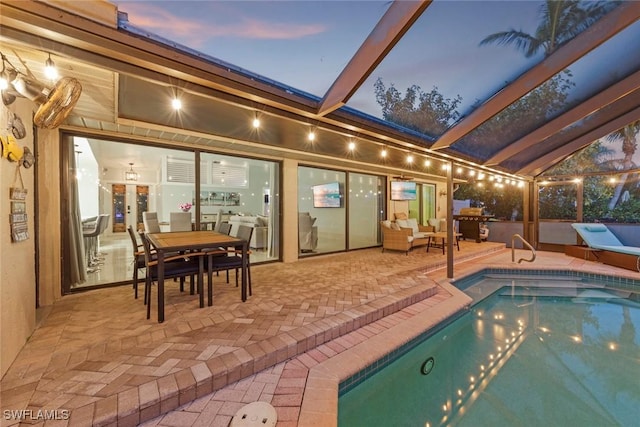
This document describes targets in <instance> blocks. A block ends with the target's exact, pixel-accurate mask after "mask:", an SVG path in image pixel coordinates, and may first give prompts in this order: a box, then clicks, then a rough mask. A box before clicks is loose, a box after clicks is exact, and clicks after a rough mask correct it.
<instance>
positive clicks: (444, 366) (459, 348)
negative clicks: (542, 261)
mask: <svg viewBox="0 0 640 427" xmlns="http://www.w3.org/2000/svg"><path fill="white" fill-rule="evenodd" d="M504 276H505V275H503V277H501V275H500V274H484V275H483V276H482V278H480V279H478V278H473V280H470V281H468V282H464V281H463V282H461V283H459V284H456V285H457V286H460V287H461V288H464V289H465V292H467V293H468V294H469V295H471V296H473V297H474V299H476V300H477V301H478V302H477V303H476V304H475V305H474V306H473V307H471V308H470V310H468V311H467V312H465V313H464V314H463V315H461V316H460V317H458V318H457V319H455V321H453V322H452V323H450V324H449V325H447V326H444V327H443V328H441V329H440V330H438V331H435V332H433V331H432V332H430V333H427V334H425V335H424V336H423V337H421V338H420V339H419V340H416V342H412V343H410V345H407V346H405V347H406V348H403V350H402V352H401V353H399V354H397V355H395V356H394V357H392V358H390V359H389V361H388V362H387V361H385V362H384V363H381V362H380V363H377V364H374V365H372V367H370V368H369V369H368V370H367V374H366V375H363V374H362V373H359V374H357V375H355V376H354V377H352V378H350V379H348V380H347V381H345V382H343V383H342V384H341V385H340V390H341V393H340V397H339V404H338V424H339V425H340V426H348V427H352V426H437V425H462V426H465V425H469V426H483V425H490V426H495V425H509V426H518V425H522V426H536V425H540V426H549V425H556V426H566V425H570V426H574V425H591V426H601V425H607V426H609V425H622V426H626V425H637V422H638V418H639V417H640V295H639V293H638V292H637V291H635V289H637V284H636V283H630V284H629V286H626V285H624V284H623V285H620V284H619V283H618V284H616V288H612V287H611V286H606V285H607V284H608V283H607V280H608V279H607V278H592V277H580V276H579V275H578V276H576V275H568V276H565V275H557V274H556V275H554V276H555V277H553V278H550V277H549V275H548V274H547V275H539V276H536V277H521V278H517V279H514V278H513V275H511V277H504ZM485 296H486V298H485ZM425 338H426V339H425ZM391 359H393V360H391ZM378 367H380V369H378Z"/></svg>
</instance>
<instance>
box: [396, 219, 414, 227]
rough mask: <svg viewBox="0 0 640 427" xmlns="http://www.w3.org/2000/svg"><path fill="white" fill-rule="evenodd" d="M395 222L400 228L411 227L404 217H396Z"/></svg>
mask: <svg viewBox="0 0 640 427" xmlns="http://www.w3.org/2000/svg"><path fill="white" fill-rule="evenodd" d="M396 224H398V225H399V226H400V227H401V228H411V227H410V226H409V223H408V221H407V220H406V219H397V220H396Z"/></svg>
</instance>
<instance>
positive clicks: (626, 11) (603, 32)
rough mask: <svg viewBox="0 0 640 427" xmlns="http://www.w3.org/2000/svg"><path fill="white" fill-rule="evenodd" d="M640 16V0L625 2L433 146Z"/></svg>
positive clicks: (446, 144)
mask: <svg viewBox="0 0 640 427" xmlns="http://www.w3.org/2000/svg"><path fill="white" fill-rule="evenodd" d="M638 19H640V2H637V1H632V2H624V3H622V4H621V5H620V6H618V7H616V8H615V9H613V10H612V11H611V12H609V13H608V14H607V15H606V16H604V17H603V18H602V19H600V20H598V21H597V22H596V23H595V24H593V25H592V26H590V27H589V28H587V29H586V30H584V31H583V32H582V33H580V34H578V35H577V36H576V37H575V38H573V39H572V40H571V41H569V42H567V43H566V44H565V45H563V46H561V47H560V48H558V50H556V51H555V52H554V53H553V54H551V55H549V57H547V58H546V59H544V60H543V61H542V62H540V63H539V64H538V65H535V66H534V67H532V68H531V69H529V70H528V71H526V72H525V73H524V74H522V75H521V76H520V77H518V78H517V79H516V80H514V81H513V82H512V83H510V84H508V85H507V86H506V87H504V88H503V89H502V90H500V91H499V92H498V93H497V94H495V95H494V96H493V97H491V98H489V99H488V100H487V101H485V102H484V104H482V105H481V106H480V107H478V108H477V109H475V110H474V111H473V112H472V113H470V114H469V115H468V116H466V117H465V118H463V119H462V120H460V121H459V122H458V123H456V124H455V125H454V126H453V127H451V128H450V129H449V130H448V131H446V132H445V133H444V134H443V135H442V136H441V137H440V138H439V139H438V140H437V141H436V142H435V143H434V144H433V145H432V146H431V149H432V150H438V149H443V148H447V147H449V146H451V145H452V144H453V143H455V142H456V141H457V140H459V139H460V138H462V137H464V136H465V135H467V134H468V133H470V132H471V131H473V130H474V129H475V128H477V127H479V126H480V125H482V124H483V123H484V122H486V121H487V120H489V119H491V118H492V117H493V116H495V115H496V114H498V113H499V112H500V111H502V110H504V109H505V108H506V107H508V106H509V105H511V104H512V103H514V102H515V101H516V100H518V99H520V98H521V97H523V96H524V95H526V94H527V93H529V92H530V91H531V90H533V89H534V88H536V87H538V86H540V85H541V84H542V83H544V82H545V81H547V80H549V79H550V78H551V77H553V76H554V75H555V74H557V73H559V72H560V71H562V70H564V69H565V68H566V67H567V66H569V65H570V64H572V63H573V62H575V61H577V60H578V59H580V58H582V57H583V56H584V55H586V54H587V53H589V52H590V51H592V50H593V49H595V48H596V47H598V46H600V45H601V44H602V43H604V42H605V41H607V40H608V39H610V38H611V37H613V36H614V35H616V34H617V33H619V32H620V31H622V30H623V29H625V28H626V27H628V26H629V25H631V24H633V23H634V22H636V21H637V20H638Z"/></svg>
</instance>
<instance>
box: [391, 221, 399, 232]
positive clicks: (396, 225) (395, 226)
mask: <svg viewBox="0 0 640 427" xmlns="http://www.w3.org/2000/svg"><path fill="white" fill-rule="evenodd" d="M391 229H392V230H398V231H400V226H399V225H398V224H397V223H395V222H392V223H391Z"/></svg>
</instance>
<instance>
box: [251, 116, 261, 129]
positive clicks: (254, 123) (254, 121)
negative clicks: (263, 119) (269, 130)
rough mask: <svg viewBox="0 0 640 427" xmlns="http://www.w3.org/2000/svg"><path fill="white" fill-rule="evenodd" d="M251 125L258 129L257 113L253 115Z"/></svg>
mask: <svg viewBox="0 0 640 427" xmlns="http://www.w3.org/2000/svg"><path fill="white" fill-rule="evenodd" d="M253 127H254V128H255V129H258V128H259V127H260V119H259V118H258V115H257V114H256V115H254V116H253Z"/></svg>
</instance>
